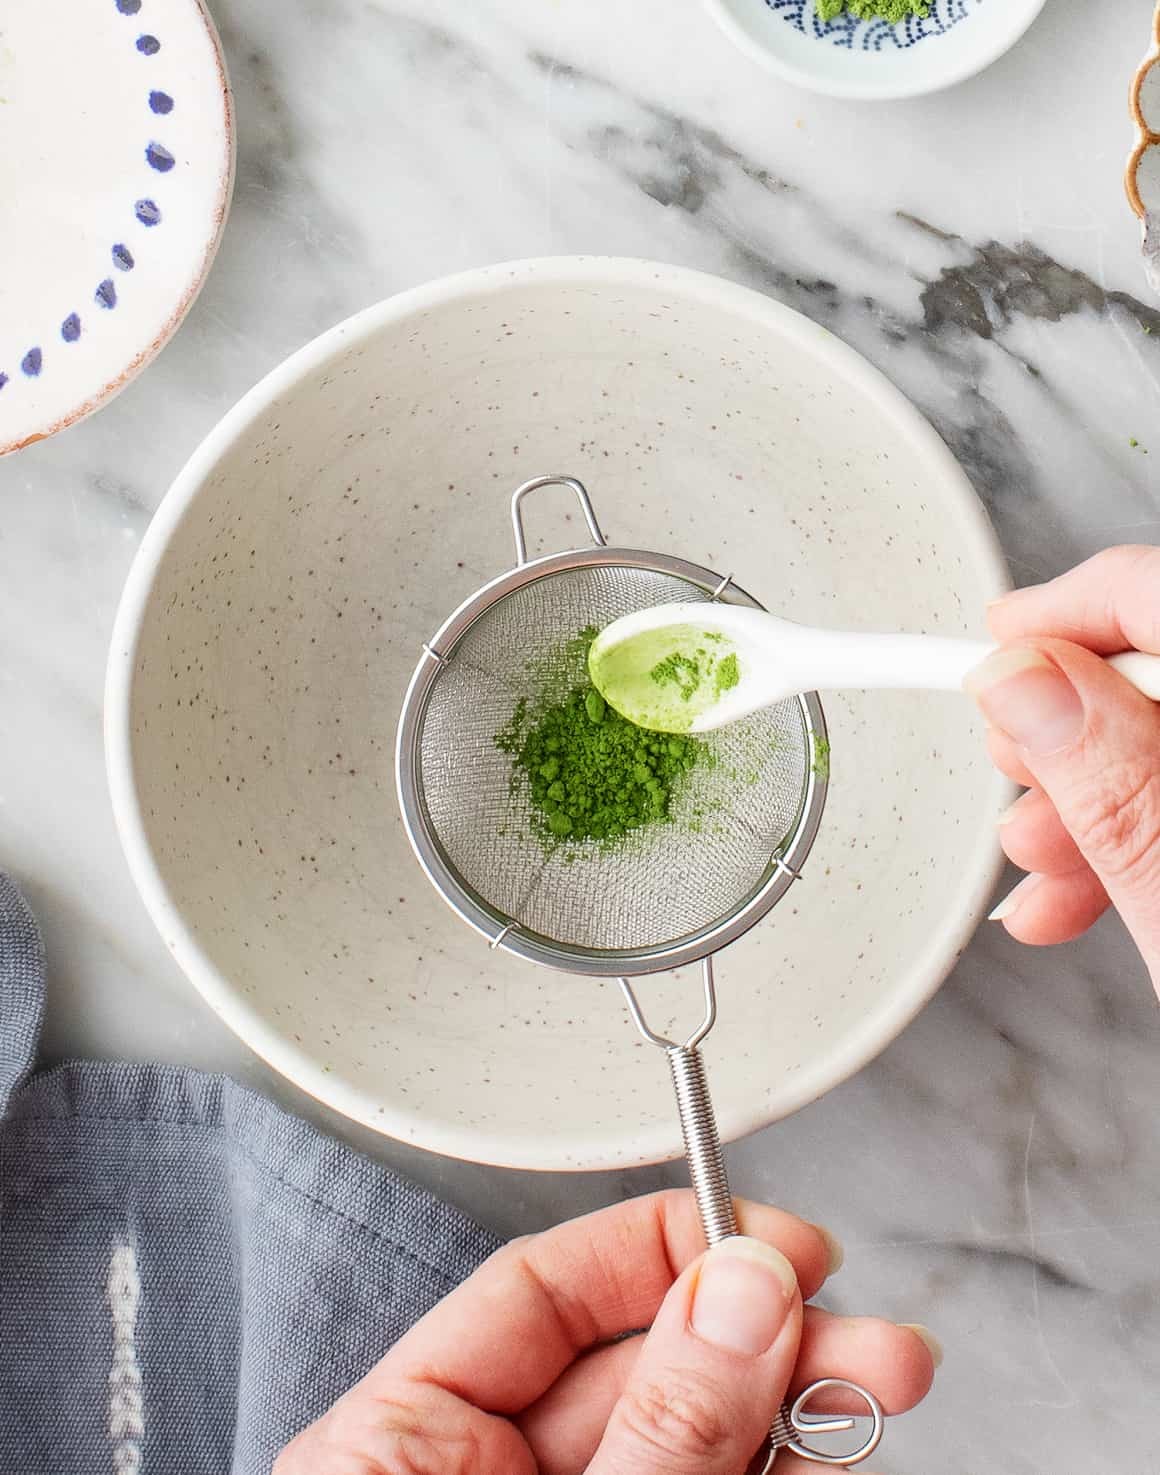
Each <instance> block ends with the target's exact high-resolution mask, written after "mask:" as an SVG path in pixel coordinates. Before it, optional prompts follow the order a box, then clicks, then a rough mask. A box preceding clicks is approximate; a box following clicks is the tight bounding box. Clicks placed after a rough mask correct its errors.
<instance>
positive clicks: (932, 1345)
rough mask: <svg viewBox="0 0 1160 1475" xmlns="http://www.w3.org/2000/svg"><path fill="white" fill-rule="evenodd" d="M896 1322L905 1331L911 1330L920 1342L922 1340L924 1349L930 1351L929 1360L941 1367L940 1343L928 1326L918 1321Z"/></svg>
mask: <svg viewBox="0 0 1160 1475" xmlns="http://www.w3.org/2000/svg"><path fill="white" fill-rule="evenodd" d="M898 1324H899V1326H900V1327H902V1328H903V1329H904V1330H905V1331H908V1332H913V1333H914V1335H915V1336H916V1337H917V1338H918V1339H919V1341H920V1342H924V1343H925V1344H926V1350H927V1351H928V1352H929V1353H930V1355H931V1360H932V1361H933V1362H934V1365H935V1367H942V1364H943V1350H942V1343H941V1342H940V1341H939V1339H938V1338H937V1337H936V1336H935V1334H934V1333H933V1332H932V1331H931V1329H930V1327H928V1326H923V1325H922V1324H921V1323H920V1322H917V1321H900V1322H899V1323H898Z"/></svg>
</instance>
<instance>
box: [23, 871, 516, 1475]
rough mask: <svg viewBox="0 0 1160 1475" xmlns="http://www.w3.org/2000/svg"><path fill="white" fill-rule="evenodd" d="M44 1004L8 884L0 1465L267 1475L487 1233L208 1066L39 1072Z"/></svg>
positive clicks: (32, 1470)
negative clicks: (34, 1070)
mask: <svg viewBox="0 0 1160 1475" xmlns="http://www.w3.org/2000/svg"><path fill="white" fill-rule="evenodd" d="M43 1002H44V960H43V953H42V949H41V945H40V939H39V935H38V932H37V928H36V923H35V921H34V920H33V917H32V915H31V913H30V912H29V910H28V908H27V906H26V905H25V903H24V901H23V899H22V898H21V896H20V894H19V892H18V891H17V890H16V888H15V886H14V885H13V884H12V882H11V881H9V880H8V879H7V878H5V877H3V876H2V875H0V1115H2V1116H3V1120H2V1121H0V1472H2V1475H17V1472H19V1475H89V1472H98V1471H112V1472H113V1475H203V1472H204V1475H225V1472H227V1471H230V1472H234V1475H266V1472H268V1471H269V1469H270V1466H271V1464H272V1462H273V1459H274V1456H275V1455H276V1454H277V1452H278V1451H279V1450H280V1449H281V1448H282V1446H283V1445H284V1444H285V1443H286V1442H287V1441H288V1440H289V1439H290V1438H291V1436H292V1435H293V1434H295V1433H296V1432H297V1431H298V1430H299V1429H300V1428H302V1426H303V1425H304V1424H307V1423H309V1422H310V1421H311V1420H312V1419H313V1418H315V1417H316V1416H317V1415H318V1414H320V1413H322V1412H323V1410H325V1409H326V1408H327V1407H328V1406H329V1405H330V1404H331V1403H332V1402H333V1401H334V1399H335V1398H337V1397H338V1395H339V1394H340V1393H342V1392H343V1391H344V1390H345V1389H346V1388H348V1387H349V1386H350V1385H351V1384H352V1383H353V1382H355V1381H356V1380H357V1379H358V1378H359V1377H361V1375H362V1374H363V1373H364V1372H366V1370H367V1369H368V1368H369V1367H370V1366H371V1364H372V1363H373V1362H374V1361H375V1360H376V1359H377V1358H379V1357H381V1356H382V1355H383V1353H384V1352H385V1351H386V1350H387V1349H388V1348H389V1347H390V1345H391V1343H392V1342H393V1341H394V1340H395V1339H396V1338H397V1337H398V1336H399V1335H400V1333H401V1332H403V1331H404V1330H405V1329H406V1328H407V1327H408V1326H410V1325H411V1323H412V1322H414V1321H415V1320H416V1318H418V1317H419V1316H421V1315H423V1313H424V1312H425V1311H427V1310H429V1309H430V1307H431V1306H433V1305H434V1304H435V1302H436V1301H438V1300H439V1299H440V1297H442V1296H443V1295H444V1294H446V1292H447V1291H448V1290H450V1289H451V1288H452V1287H453V1286H454V1285H455V1284H457V1282H458V1281H459V1280H461V1279H462V1278H463V1277H464V1276H465V1275H467V1274H469V1273H470V1272H471V1271H472V1270H473V1269H474V1268H475V1267H476V1266H477V1265H478V1264H479V1263H480V1261H481V1260H483V1259H484V1258H485V1257H486V1256H487V1255H488V1254H489V1253H490V1252H491V1251H492V1250H493V1249H494V1248H495V1247H496V1242H495V1241H494V1240H493V1239H492V1238H491V1237H490V1236H489V1235H488V1234H487V1233H486V1232H485V1231H484V1230H482V1229H480V1228H479V1227H478V1226H477V1225H475V1224H473V1223H471V1222H470V1221H469V1220H467V1219H465V1218H464V1217H463V1216H462V1215H460V1214H459V1213H457V1212H456V1211H455V1210H453V1209H451V1208H449V1207H448V1206H447V1205H445V1204H442V1203H440V1202H439V1201H438V1200H437V1199H435V1198H433V1197H432V1196H431V1195H430V1194H428V1193H427V1192H425V1191H424V1190H422V1189H420V1188H416V1187H414V1186H413V1185H411V1184H409V1183H405V1182H403V1181H402V1180H400V1179H399V1178H396V1177H395V1176H393V1175H392V1174H391V1173H389V1172H387V1171H386V1170H385V1169H384V1168H381V1167H379V1166H378V1165H377V1164H375V1163H372V1162H369V1161H367V1160H366V1159H364V1158H361V1157H359V1156H358V1155H357V1154H356V1153H353V1152H351V1151H350V1150H349V1149H347V1148H345V1147H343V1146H341V1145H340V1144H338V1143H336V1142H334V1141H332V1140H330V1139H329V1138H327V1137H324V1136H322V1135H320V1134H319V1133H318V1132H316V1131H315V1130H314V1129H313V1128H312V1127H310V1126H308V1125H307V1124H306V1123H304V1122H301V1121H298V1120H297V1119H295V1118H294V1117H291V1116H287V1115H286V1114H285V1113H284V1112H282V1111H280V1110H279V1109H278V1108H277V1107H275V1106H273V1105H272V1104H271V1103H270V1102H268V1101H266V1100H264V1099H263V1098H262V1097H260V1096H258V1095H255V1094H254V1093H253V1092H252V1091H247V1090H244V1089H243V1088H242V1087H240V1086H238V1085H236V1084H235V1083H234V1082H232V1081H229V1080H226V1079H224V1078H222V1077H218V1076H207V1075H203V1074H200V1073H198V1072H194V1071H189V1070H181V1069H177V1068H175V1067H172V1066H166V1065H129V1064H98V1063H70V1064H67V1065H62V1066H58V1067H57V1068H55V1069H52V1070H46V1071H43V1072H41V1073H39V1074H30V1068H31V1062H32V1059H33V1056H34V1053H35V1049H36V1042H37V1035H38V1032H39V1028H40V1019H41V1013H42V1009H43ZM320 1475H324V1472H320Z"/></svg>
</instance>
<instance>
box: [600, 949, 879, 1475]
mask: <svg viewBox="0 0 1160 1475" xmlns="http://www.w3.org/2000/svg"><path fill="white" fill-rule="evenodd" d="M702 970H703V978H704V996H705V1015H704V1018H703V1019H702V1021H701V1023H700V1024H699V1025H698V1027H697V1028H696V1029H695V1030H694V1031H693V1033H692V1034H691V1035H690V1036H689V1038H688V1039H687V1040H686V1041H685V1042H684V1044H678V1043H677V1042H676V1041H675V1040H670V1039H667V1038H666V1037H665V1036H664V1035H659V1034H657V1033H656V1032H655V1031H654V1030H652V1029H650V1028H649V1026H648V1023H647V1022H646V1020H645V1017H644V1013H643V1011H642V1009H641V1007H640V1003H639V1001H638V999H637V997H636V994H635V993H634V992H633V988H632V984H631V983H630V982H629V981H628V979H627V978H621V979H619V980H618V981H619V983H620V988H621V992H622V993H623V994H624V1001H625V1003H626V1004H627V1005H628V1012H629V1013H630V1014H631V1016H632V1022H633V1023H634V1024H635V1025H636V1027H637V1029H638V1030H639V1031H640V1033H641V1035H642V1036H643V1037H644V1038H645V1039H646V1040H647V1041H648V1043H649V1044H650V1045H655V1046H656V1047H657V1048H658V1049H660V1050H663V1051H664V1052H665V1056H666V1058H667V1059H668V1062H669V1071H670V1072H671V1074H672V1078H673V1090H674V1092H675V1093H676V1097H677V1110H678V1112H679V1113H680V1118H681V1135H682V1137H683V1138H684V1142H685V1158H686V1161H687V1162H688V1164H689V1177H690V1178H691V1179H692V1184H693V1193H694V1196H695V1197H696V1200H697V1210H698V1212H699V1213H700V1216H701V1224H702V1226H703V1227H704V1230H705V1238H706V1240H707V1241H708V1243H709V1245H710V1247H712V1246H713V1245H716V1244H720V1242H721V1241H722V1240H723V1239H728V1238H729V1237H730V1235H733V1234H736V1233H738V1228H737V1214H736V1212H735V1210H734V1208H733V1194H732V1193H731V1191H730V1188H729V1175H728V1173H727V1172H726V1170H725V1154H724V1152H723V1151H722V1148H721V1138H720V1135H719V1134H718V1131H717V1118H716V1115H715V1113H714V1111H713V1101H712V1098H711V1097H710V1095H709V1081H708V1077H707V1076H706V1074H705V1057H704V1056H703V1055H702V1054H701V1050H700V1045H701V1041H702V1040H703V1039H704V1038H705V1036H706V1035H707V1034H708V1033H709V1031H710V1030H711V1029H712V1028H713V1025H714V1024H715V1023H716V1020H717V990H716V986H715V984H714V981H713V960H712V958H706V959H705V960H704V963H703V964H702ZM830 1389H842V1390H843V1391H845V1392H847V1393H853V1394H855V1395H857V1397H859V1398H861V1399H862V1400H863V1401H864V1402H865V1404H866V1410H867V1413H868V1415H869V1417H870V1420H871V1429H870V1432H869V1434H868V1435H867V1437H866V1440H865V1442H864V1443H863V1444H862V1445H861V1446H860V1447H859V1448H858V1449H856V1450H855V1451H854V1452H853V1453H852V1454H846V1455H832V1454H826V1453H825V1452H824V1451H822V1450H819V1449H813V1448H811V1446H809V1445H808V1444H805V1443H804V1442H803V1440H804V1438H805V1436H806V1435H810V1434H842V1433H846V1432H847V1431H849V1430H850V1429H853V1428H854V1424H855V1421H854V1419H852V1418H847V1417H837V1418H825V1417H820V1416H817V1415H812V1414H809V1413H807V1412H806V1405H807V1404H808V1403H809V1402H810V1400H811V1399H813V1398H814V1397H815V1396H816V1395H817V1394H819V1393H824V1392H828V1391H829V1390H830ZM884 1428H885V1420H884V1416H883V1410H882V1405H881V1404H880V1403H879V1401H878V1399H877V1398H875V1396H874V1394H873V1393H871V1392H869V1390H868V1389H866V1388H862V1387H860V1386H859V1385H858V1384H857V1383H851V1382H848V1381H847V1380H846V1379H845V1378H822V1379H821V1380H820V1381H819V1382H816V1383H812V1384H811V1385H810V1386H809V1387H808V1388H806V1389H804V1390H803V1391H802V1392H801V1393H800V1394H799V1395H798V1396H797V1398H795V1399H794V1401H793V1403H792V1404H790V1403H783V1404H782V1406H781V1408H780V1409H779V1410H778V1414H777V1418H776V1419H775V1420H774V1422H773V1427H772V1428H771V1429H770V1431H769V1440H768V1444H767V1446H766V1447H765V1462H764V1464H757V1463H754V1464H751V1465H750V1471H751V1472H752V1475H771V1471H772V1470H773V1466H774V1462H775V1460H776V1459H777V1456H778V1453H779V1451H781V1450H783V1449H788V1450H791V1451H792V1452H793V1453H794V1454H796V1455H798V1456H799V1457H800V1458H801V1459H803V1460H808V1461H809V1462H811V1463H812V1464H815V1465H837V1466H845V1467H847V1468H848V1467H849V1466H851V1465H858V1464H861V1462H862V1461H863V1460H867V1459H869V1458H870V1456H871V1455H872V1454H873V1453H874V1451H875V1450H876V1449H877V1448H878V1446H879V1444H880V1443H881V1442H882V1434H883V1431H884ZM758 1458H760V1456H758Z"/></svg>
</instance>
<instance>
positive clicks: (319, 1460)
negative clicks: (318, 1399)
mask: <svg viewBox="0 0 1160 1475" xmlns="http://www.w3.org/2000/svg"><path fill="white" fill-rule="evenodd" d="M339 1413H341V1414H342V1417H340V1418H336V1414H339ZM481 1468H482V1462H481V1458H480V1450H479V1445H478V1441H477V1440H476V1439H475V1438H474V1437H473V1435H472V1433H471V1431H470V1430H469V1429H464V1428H460V1427H456V1428H454V1429H453V1430H450V1431H447V1432H444V1431H441V1430H439V1429H438V1428H437V1427H432V1422H431V1421H430V1420H427V1419H424V1418H423V1416H422V1415H421V1414H420V1413H419V1411H417V1410H416V1409H414V1408H412V1407H410V1406H409V1405H407V1404H405V1403H396V1402H394V1401H392V1400H390V1399H382V1398H378V1399H375V1400H373V1402H372V1403H370V1404H367V1405H360V1406H359V1407H358V1408H357V1409H352V1408H350V1407H346V1408H341V1407H340V1406H336V1408H335V1409H332V1410H331V1411H330V1413H329V1414H327V1415H325V1416H324V1417H323V1418H322V1419H320V1420H319V1422H318V1423H317V1424H312V1425H311V1426H310V1427H309V1428H307V1429H304V1430H303V1432H302V1433H301V1434H299V1435H298V1436H297V1438H296V1439H294V1440H293V1441H292V1442H291V1443H290V1444H288V1445H287V1446H286V1448H285V1449H284V1450H283V1451H282V1453H281V1454H280V1455H279V1456H278V1458H277V1460H276V1461H275V1463H274V1467H273V1470H272V1471H271V1475H478V1471H479V1470H480V1469H481Z"/></svg>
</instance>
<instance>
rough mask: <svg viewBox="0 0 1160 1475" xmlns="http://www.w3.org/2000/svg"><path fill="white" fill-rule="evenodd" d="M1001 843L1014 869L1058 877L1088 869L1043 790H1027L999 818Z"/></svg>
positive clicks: (1077, 847)
mask: <svg viewBox="0 0 1160 1475" xmlns="http://www.w3.org/2000/svg"><path fill="white" fill-rule="evenodd" d="M999 843H1000V844H1001V845H1002V847H1003V850H1004V851H1005V853H1006V855H1007V859H1008V860H1009V861H1011V863H1012V865H1017V866H1019V868H1020V869H1021V870H1024V871H1038V872H1040V873H1042V874H1046V875H1055V876H1059V875H1066V874H1067V873H1068V872H1070V871H1078V870H1081V869H1084V868H1086V866H1087V862H1086V861H1085V860H1084V858H1083V856H1082V855H1081V854H1080V852H1079V846H1078V845H1076V843H1075V841H1074V840H1073V839H1072V838H1071V836H1070V835H1069V834H1068V832H1067V830H1066V829H1065V827H1064V823H1063V821H1062V820H1061V819H1060V817H1059V812H1058V810H1057V809H1056V807H1055V805H1054V804H1053V803H1052V802H1051V800H1050V799H1049V798H1048V797H1047V795H1046V794H1045V793H1044V792H1043V790H1042V789H1036V788H1032V789H1028V791H1027V793H1026V794H1024V795H1023V796H1022V797H1021V798H1020V799H1017V800H1016V801H1015V803H1014V804H1012V806H1011V808H1010V809H1008V810H1007V812H1006V814H1004V815H1002V816H1001V817H1000V819H999Z"/></svg>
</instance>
